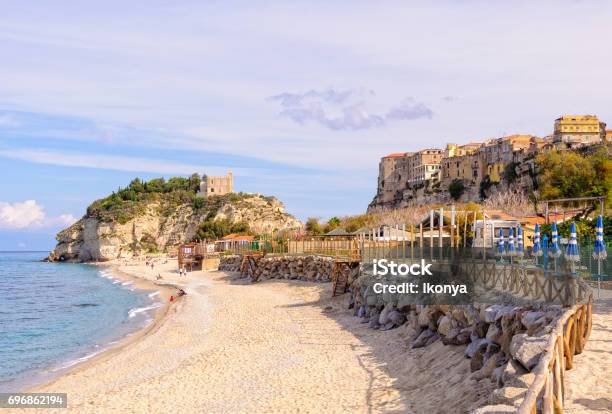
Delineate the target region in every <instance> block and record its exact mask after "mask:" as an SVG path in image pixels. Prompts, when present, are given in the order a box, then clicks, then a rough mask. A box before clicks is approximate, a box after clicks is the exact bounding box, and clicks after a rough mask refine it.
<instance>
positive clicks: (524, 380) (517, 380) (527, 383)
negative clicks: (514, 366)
mask: <svg viewBox="0 0 612 414" xmlns="http://www.w3.org/2000/svg"><path fill="white" fill-rule="evenodd" d="M533 381H535V374H533V373H531V372H528V373H526V374H523V375H518V376H516V377H511V378H508V380H507V381H506V382H505V383H504V385H506V386H508V387H515V388H529V387H531V384H533Z"/></svg>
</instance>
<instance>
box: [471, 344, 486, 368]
mask: <svg viewBox="0 0 612 414" xmlns="http://www.w3.org/2000/svg"><path fill="white" fill-rule="evenodd" d="M483 364H484V349H483V348H482V347H480V348H478V349H477V350H476V352H474V355H473V356H472V359H470V371H471V372H476V371H478V370H480V368H482V365H483Z"/></svg>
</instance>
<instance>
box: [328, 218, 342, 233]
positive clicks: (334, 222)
mask: <svg viewBox="0 0 612 414" xmlns="http://www.w3.org/2000/svg"><path fill="white" fill-rule="evenodd" d="M327 226H328V227H330V230H333V229H335V228H336V227H338V226H340V219H339V218H338V217H335V216H334V217H332V218H330V219H329V220H328V221H327Z"/></svg>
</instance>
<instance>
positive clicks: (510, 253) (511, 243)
mask: <svg viewBox="0 0 612 414" xmlns="http://www.w3.org/2000/svg"><path fill="white" fill-rule="evenodd" d="M515 254H516V250H515V249H514V229H513V228H512V227H511V228H510V231H509V232H508V256H514V255H515Z"/></svg>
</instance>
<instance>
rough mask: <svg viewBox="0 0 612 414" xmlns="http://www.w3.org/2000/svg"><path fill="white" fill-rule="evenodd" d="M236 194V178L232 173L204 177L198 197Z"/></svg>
mask: <svg viewBox="0 0 612 414" xmlns="http://www.w3.org/2000/svg"><path fill="white" fill-rule="evenodd" d="M233 192H234V176H233V174H232V172H231V171H228V172H227V175H224V176H223V175H222V176H213V175H203V176H202V181H200V191H198V196H200V197H209V196H212V195H224V194H228V193H233Z"/></svg>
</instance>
